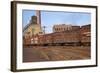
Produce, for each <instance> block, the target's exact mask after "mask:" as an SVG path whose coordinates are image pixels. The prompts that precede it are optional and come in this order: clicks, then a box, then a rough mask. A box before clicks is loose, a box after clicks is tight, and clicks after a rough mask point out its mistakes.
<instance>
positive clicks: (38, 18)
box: [36, 10, 41, 24]
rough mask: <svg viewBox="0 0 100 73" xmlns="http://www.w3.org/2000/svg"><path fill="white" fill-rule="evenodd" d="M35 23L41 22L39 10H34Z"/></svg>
mask: <svg viewBox="0 0 100 73" xmlns="http://www.w3.org/2000/svg"><path fill="white" fill-rule="evenodd" d="M36 16H37V24H41V12H40V11H39V10H36Z"/></svg>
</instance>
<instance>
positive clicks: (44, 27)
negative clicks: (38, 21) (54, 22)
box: [43, 26, 46, 35]
mask: <svg viewBox="0 0 100 73" xmlns="http://www.w3.org/2000/svg"><path fill="white" fill-rule="evenodd" d="M45 29H46V26H43V33H44V35H45Z"/></svg>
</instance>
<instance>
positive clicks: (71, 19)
mask: <svg viewBox="0 0 100 73" xmlns="http://www.w3.org/2000/svg"><path fill="white" fill-rule="evenodd" d="M33 15H36V12H35V11H34V10H23V13H22V22H23V28H24V27H25V26H26V25H27V24H28V23H29V21H30V19H31V16H33ZM55 24H66V25H67V24H71V25H79V26H82V25H86V24H91V13H82V12H60V11H41V26H42V27H43V26H46V28H45V32H46V33H51V32H52V27H53V26H54V25H55Z"/></svg>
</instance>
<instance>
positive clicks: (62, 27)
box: [53, 24, 80, 32]
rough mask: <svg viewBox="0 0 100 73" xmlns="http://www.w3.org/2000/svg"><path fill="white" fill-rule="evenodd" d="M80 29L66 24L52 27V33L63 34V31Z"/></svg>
mask: <svg viewBox="0 0 100 73" xmlns="http://www.w3.org/2000/svg"><path fill="white" fill-rule="evenodd" d="M77 29H80V26H72V25H66V24H59V25H54V26H53V32H63V31H70V30H77Z"/></svg>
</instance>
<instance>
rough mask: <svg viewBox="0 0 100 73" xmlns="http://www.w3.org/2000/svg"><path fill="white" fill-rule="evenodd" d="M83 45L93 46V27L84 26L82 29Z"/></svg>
mask: <svg viewBox="0 0 100 73" xmlns="http://www.w3.org/2000/svg"><path fill="white" fill-rule="evenodd" d="M80 33H81V43H82V45H83V46H90V45H91V25H84V26H82V27H81V29H80Z"/></svg>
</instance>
